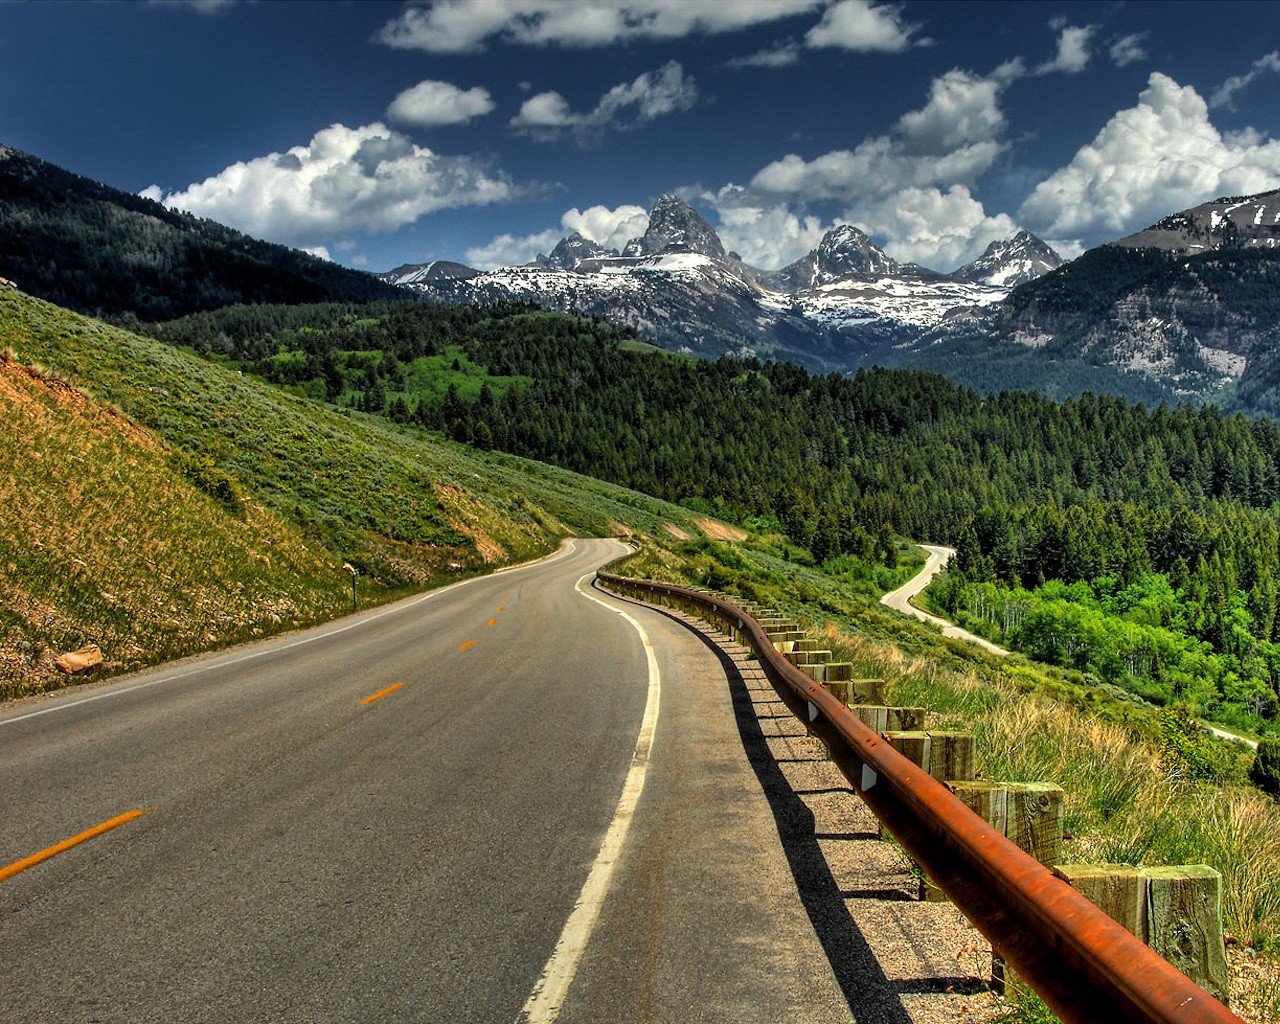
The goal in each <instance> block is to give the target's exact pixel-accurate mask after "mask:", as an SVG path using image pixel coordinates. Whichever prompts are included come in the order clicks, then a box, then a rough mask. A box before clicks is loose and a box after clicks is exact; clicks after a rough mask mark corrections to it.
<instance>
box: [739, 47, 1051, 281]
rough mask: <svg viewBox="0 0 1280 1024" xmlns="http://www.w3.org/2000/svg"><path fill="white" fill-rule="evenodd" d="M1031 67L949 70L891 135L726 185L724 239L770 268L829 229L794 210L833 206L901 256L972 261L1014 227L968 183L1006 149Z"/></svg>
mask: <svg viewBox="0 0 1280 1024" xmlns="http://www.w3.org/2000/svg"><path fill="white" fill-rule="evenodd" d="M1025 71H1026V68H1025V65H1024V64H1023V63H1022V62H1021V61H1019V60H1014V61H1010V62H1008V63H1006V64H1004V65H1001V67H1000V68H997V69H996V71H995V72H993V73H992V74H990V75H987V76H980V75H976V74H974V73H972V72H969V71H963V70H960V69H954V70H951V71H948V72H946V73H945V74H943V75H940V76H939V77H937V78H936V79H934V81H933V83H932V85H931V87H930V90H929V98H928V100H927V101H926V102H925V104H924V105H923V106H921V107H920V108H919V109H917V110H912V111H909V112H908V113H906V114H904V115H902V117H900V118H899V119H898V121H897V123H896V124H895V125H894V126H893V127H892V128H891V129H890V130H889V131H888V132H886V133H885V134H883V135H876V136H871V137H868V138H866V139H864V140H863V141H862V142H860V143H859V144H858V145H857V146H855V147H854V148H853V149H844V150H834V151H832V152H829V153H824V154H822V155H820V156H817V157H815V158H813V159H811V160H806V159H804V158H802V157H800V156H798V155H796V154H794V153H793V154H790V155H788V156H785V157H783V158H782V159H781V160H775V161H774V162H773V163H771V164H768V165H767V166H765V167H763V168H761V169H760V170H759V171H758V172H757V173H756V175H755V176H754V177H753V178H752V179H751V182H750V184H749V185H748V186H747V187H745V188H743V187H740V186H735V185H730V186H726V187H725V188H723V189H721V190H720V191H719V192H718V193H716V195H715V197H714V200H713V203H714V205H715V206H716V209H717V211H718V212H719V214H720V217H721V222H722V225H723V226H724V232H725V235H726V244H732V245H733V246H734V247H737V248H739V251H741V252H742V253H743V255H744V256H746V257H747V258H748V259H749V260H752V261H754V262H757V263H760V264H762V265H765V266H777V265H780V264H783V263H785V262H788V260H789V259H794V258H795V256H797V255H800V254H802V253H803V252H804V251H807V249H808V248H811V247H812V242H813V241H814V240H816V239H815V236H820V235H821V232H822V229H823V225H822V224H821V223H820V222H819V221H818V220H817V219H816V218H813V217H811V216H802V215H801V214H800V213H797V212H796V209H797V208H799V209H800V210H802V211H803V209H804V208H805V207H806V206H808V205H810V204H821V203H834V204H837V205H838V208H839V209H840V211H841V214H840V216H839V217H838V218H836V219H837V221H844V222H847V223H851V224H856V225H858V226H859V227H860V228H862V229H863V230H864V231H866V232H867V233H868V234H870V235H872V236H874V237H876V238H877V239H879V240H880V241H881V242H882V243H883V244H884V247H885V249H886V251H888V252H889V253H890V254H891V255H893V256H894V257H896V258H898V259H902V260H914V261H918V262H923V263H925V264H926V265H928V266H931V267H934V268H935V269H939V270H943V269H950V267H953V266H956V265H958V264H960V263H962V262H965V261H966V260H969V259H972V258H973V257H975V256H977V255H978V254H979V253H980V252H981V251H982V249H983V248H984V247H985V246H986V245H987V243H989V242H991V241H992V240H994V239H996V238H1005V237H1008V236H1009V235H1011V234H1012V233H1013V232H1014V231H1015V230H1016V225H1015V224H1014V222H1013V220H1012V219H1010V218H1009V217H1008V216H1007V215H1005V214H997V215H995V216H989V215H988V214H987V213H986V211H985V209H984V208H983V205H982V203H981V202H980V201H979V200H978V199H977V198H975V197H974V195H973V193H972V191H971V188H970V186H971V185H972V184H973V183H974V182H975V181H977V180H978V179H979V178H980V177H981V176H982V175H983V174H985V173H986V172H987V171H989V170H990V169H991V168H992V166H993V165H994V164H995V162H996V160H997V159H999V157H1000V155H1001V154H1002V153H1003V152H1004V151H1005V149H1006V148H1007V143H1006V142H1005V138H1004V136H1005V130H1006V127H1007V125H1006V120H1005V115H1004V111H1003V110H1002V109H1001V105H1000V98H1001V93H1002V92H1003V90H1004V89H1005V87H1006V86H1007V85H1008V84H1009V83H1010V82H1012V81H1013V80H1015V79H1016V78H1018V77H1020V76H1021V75H1023V74H1025ZM828 226H829V225H828ZM771 236H772V237H773V239H774V241H773V246H772V249H773V251H771V245H770V237H771Z"/></svg>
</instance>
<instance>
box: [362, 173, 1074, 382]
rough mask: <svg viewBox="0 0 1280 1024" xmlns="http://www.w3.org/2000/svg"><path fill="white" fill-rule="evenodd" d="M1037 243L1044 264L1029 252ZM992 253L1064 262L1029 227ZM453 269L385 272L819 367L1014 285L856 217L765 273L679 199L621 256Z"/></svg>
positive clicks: (708, 351)
mask: <svg viewBox="0 0 1280 1024" xmlns="http://www.w3.org/2000/svg"><path fill="white" fill-rule="evenodd" d="M1020 237H1021V236H1020ZM1033 243H1034V244H1033ZM1036 247H1040V248H1042V249H1043V250H1045V251H1046V253H1047V256H1046V255H1043V254H1040V253H1039V252H1038V250H1036ZM1033 250H1036V252H1035V255H1036V259H1032V258H1031V256H1030V255H1028V254H1029V253H1032V252H1033ZM987 256H990V257H991V258H990V259H989V260H988V261H987V264H985V265H984V268H982V269H983V270H985V272H986V273H988V274H992V275H996V276H997V277H998V276H999V275H1000V274H1002V273H1003V274H1004V275H1005V276H1006V277H1008V278H1009V279H1012V278H1014V277H1018V278H1019V280H1020V279H1021V277H1020V275H1022V274H1026V273H1034V268H1036V267H1039V266H1044V267H1045V268H1046V269H1048V268H1049V263H1050V262H1052V261H1053V260H1056V259H1057V257H1056V255H1055V254H1053V251H1052V250H1051V249H1048V247H1047V246H1044V244H1043V243H1041V242H1039V240H1038V239H1035V238H1033V237H1032V236H1030V235H1028V236H1026V240H1023V241H1020V240H1019V239H1011V240H1010V241H1009V243H1008V251H1007V252H1005V251H1004V250H1000V251H994V249H993V250H988V253H987V254H985V255H984V259H985V258H986V257H987ZM1048 257H1052V260H1050V259H1049V258H1048ZM1055 265H1056V264H1055ZM423 266H425V267H433V266H445V265H443V264H424V265H423ZM447 266H448V267H449V268H450V269H448V270H441V271H438V272H427V273H426V274H425V275H424V274H423V273H422V267H417V266H414V267H405V268H399V269H398V270H396V271H392V272H390V273H388V274H385V275H382V276H383V278H384V279H385V280H388V281H391V282H392V283H394V284H401V285H406V286H408V287H411V288H413V289H415V290H416V291H419V292H422V293H423V294H426V295H429V296H431V297H433V298H436V299H440V300H444V301H451V302H481V303H484V302H501V301H511V300H514V301H525V302H533V303H536V304H538V305H540V306H543V307H544V308H547V309H555V310H562V311H565V312H575V313H583V314H587V315H592V316H599V317H601V318H603V319H606V320H610V321H612V322H614V323H618V324H622V325H626V326H630V327H632V328H634V329H635V330H636V331H637V332H638V333H639V334H640V335H641V336H642V337H644V338H647V339H648V340H650V341H654V342H657V343H658V344H661V345H664V346H666V347H668V348H675V349H678V350H682V351H687V352H695V353H698V354H700V355H712V356H714V355H719V354H722V353H726V352H730V353H736V354H755V355H759V356H761V357H777V358H786V359H792V360H795V361H797V362H801V363H804V364H806V365H809V366H812V367H816V368H820V369H851V368H853V367H855V366H858V365H860V364H861V363H862V362H864V361H865V360H867V359H869V358H871V357H873V356H877V355H878V354H880V353H882V352H884V351H885V349H886V347H890V348H891V347H893V346H897V345H902V344H910V343H911V342H912V341H913V340H914V339H915V338H917V337H919V336H920V335H921V334H923V333H924V332H925V331H926V330H928V329H930V328H932V327H936V326H937V325H938V324H940V323H942V322H943V321H944V320H946V319H947V318H948V317H950V316H952V315H953V314H954V313H956V312H957V311H959V310H966V309H974V308H980V307H986V306H990V305H992V304H993V303H997V302H999V301H1000V300H1001V299H1002V298H1004V296H1005V295H1006V294H1007V293H1008V290H1009V287H1010V285H1009V284H1001V283H995V282H994V281H987V280H984V279H982V277H981V273H980V272H979V271H975V272H974V279H972V280H965V279H960V278H959V277H958V276H957V275H945V274H938V273H934V272H933V271H930V270H926V269H925V268H923V267H919V266H916V265H914V264H899V263H898V262H897V261H896V260H894V259H892V258H891V257H890V256H888V255H887V254H886V253H884V252H883V251H882V250H880V249H879V248H878V247H877V246H876V245H875V244H874V243H873V242H872V241H871V239H870V238H868V237H867V236H866V235H865V234H864V233H863V232H862V231H860V230H858V229H857V228H856V227H853V226H852V225H841V226H839V227H836V228H833V229H832V230H830V231H828V232H827V233H826V234H825V235H824V236H823V238H822V240H821V241H820V242H819V243H818V245H817V247H816V248H815V249H814V250H813V251H812V252H810V253H808V254H807V255H806V256H804V257H802V258H801V259H799V260H797V261H795V262H794V263H792V264H791V265H789V266H787V267H784V268H783V269H781V270H778V271H773V272H769V271H763V270H759V269H757V268H755V267H751V266H749V265H747V264H745V263H744V262H742V260H741V259H739V258H738V256H737V255H736V254H735V253H730V252H726V251H725V247H724V243H723V242H722V241H721V240H720V237H719V235H717V234H716V232H715V229H714V228H712V227H711V225H710V224H708V223H707V222H706V220H704V219H703V218H702V217H701V216H700V215H699V214H698V212H697V211H696V210H694V209H693V208H692V207H691V206H689V204H688V203H686V202H685V201H684V200H682V199H680V198H678V197H677V196H672V195H666V196H662V197H661V198H659V199H658V201H657V202H656V203H655V204H654V206H653V209H652V211H651V212H650V214H649V226H648V229H647V230H646V231H645V233H644V234H643V235H641V236H640V237H639V238H633V239H632V240H631V241H629V242H628V243H627V244H626V245H625V246H624V247H623V248H622V251H621V252H620V253H619V252H618V251H616V250H612V249H606V248H605V247H603V246H601V245H599V244H597V243H596V242H593V241H591V240H590V239H587V238H584V237H583V236H582V235H580V234H576V233H575V234H572V235H570V236H569V237H568V238H565V239H563V240H562V241H561V242H560V243H559V244H557V245H556V247H555V248H554V249H553V250H552V251H551V252H550V253H548V254H547V255H545V256H539V257H538V258H537V259H536V260H535V261H534V262H533V263H531V264H529V265H527V266H523V267H499V268H497V269H495V270H490V271H485V272H480V271H477V270H473V269H472V268H469V267H463V266H461V265H460V264H449V265H447ZM970 266H971V267H973V266H974V265H972V264H971V265H970ZM1010 268H1012V269H1010ZM966 269H968V268H966ZM1015 283H1016V282H1015Z"/></svg>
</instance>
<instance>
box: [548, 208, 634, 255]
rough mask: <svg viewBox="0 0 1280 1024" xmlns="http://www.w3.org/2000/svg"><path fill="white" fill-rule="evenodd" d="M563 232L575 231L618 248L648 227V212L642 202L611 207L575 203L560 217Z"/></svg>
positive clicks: (612, 247) (602, 243)
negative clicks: (634, 204)
mask: <svg viewBox="0 0 1280 1024" xmlns="http://www.w3.org/2000/svg"><path fill="white" fill-rule="evenodd" d="M560 226H561V227H562V228H564V230H565V231H566V232H573V231H576V232H578V234H580V235H582V236H583V237H584V238H589V239H591V241H593V242H598V243H599V244H600V245H603V246H604V247H605V248H606V249H621V248H622V247H623V246H624V245H626V244H627V243H628V242H629V241H631V239H633V238H639V237H640V236H641V235H643V234H644V233H645V231H646V230H648V228H649V212H648V211H647V210H646V209H645V208H644V207H643V206H631V205H627V204H624V205H622V206H619V207H616V208H614V209H612V210H611V209H609V207H607V206H589V207H587V208H586V209H585V210H579V209H578V208H577V207H576V206H575V207H574V208H573V209H571V210H566V211H565V213H564V216H562V217H561V218H560Z"/></svg>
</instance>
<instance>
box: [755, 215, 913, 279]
mask: <svg viewBox="0 0 1280 1024" xmlns="http://www.w3.org/2000/svg"><path fill="white" fill-rule="evenodd" d="M898 271H899V266H898V264H897V262H895V261H894V260H893V259H891V258H890V257H889V256H887V255H885V253H883V252H882V251H881V250H880V249H878V248H877V247H876V246H875V244H874V243H873V242H872V241H871V239H870V238H868V237H867V236H866V235H865V234H863V233H862V232H861V231H859V230H858V229H857V228H855V227H854V226H853V225H852V224H841V225H839V226H838V227H834V228H832V229H831V230H830V231H828V232H827V233H826V234H825V235H823V236H822V241H820V242H819V243H818V247H817V248H816V249H814V250H813V251H811V252H810V253H808V254H807V255H805V256H802V257H801V258H800V259H798V260H796V261H795V262H794V263H792V264H790V265H788V266H785V267H783V268H782V269H781V270H779V271H778V272H777V273H774V274H770V275H768V277H767V278H766V280H767V281H768V283H769V284H770V285H771V286H772V287H774V288H776V289H777V290H778V291H780V292H798V291H801V290H803V289H805V288H813V287H816V286H818V285H824V284H830V283H831V282H833V281H840V280H843V279H845V278H847V277H886V276H892V275H894V274H897V273H898Z"/></svg>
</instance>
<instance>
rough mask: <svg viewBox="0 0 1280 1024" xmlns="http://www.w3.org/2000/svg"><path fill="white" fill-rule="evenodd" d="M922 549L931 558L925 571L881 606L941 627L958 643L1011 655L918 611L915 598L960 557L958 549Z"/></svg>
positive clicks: (926, 546)
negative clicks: (966, 643) (967, 643)
mask: <svg viewBox="0 0 1280 1024" xmlns="http://www.w3.org/2000/svg"><path fill="white" fill-rule="evenodd" d="M920 548H921V549H922V550H923V551H924V552H925V554H926V555H928V556H929V557H928V558H927V559H925V563H924V568H923V569H921V570H920V571H919V572H918V573H917V574H916V575H915V576H912V577H911V579H909V580H907V582H906V583H904V584H903V585H902V586H900V587H899V588H898V589H897V590H893V591H890V592H889V593H887V594H885V595H884V597H882V598H880V603H881V604H883V605H887V606H888V607H890V608H893V609H895V610H896V611H900V612H902V614H903V615H910V616H911V617H912V618H916V619H919V620H920V621H921V622H928V623H930V624H932V625H934V626H937V627H938V628H939V629H940V630H942V635H943V636H949V637H953V638H955V639H956V640H968V641H969V642H970V643H973V644H977V645H978V646H979V647H983V648H985V649H986V650H988V651H990V652H991V653H992V654H996V655H999V656H1000V657H1006V656H1008V654H1009V652H1008V651H1006V650H1005V649H1004V648H1003V647H997V646H996V645H995V644H993V643H992V642H991V641H990V640H987V639H985V638H984V637H980V636H978V635H977V634H976V633H970V632H969V631H968V630H967V629H961V628H960V627H959V626H957V625H956V624H955V623H953V622H949V621H948V620H946V619H944V618H942V617H941V616H939V615H934V614H932V613H931V612H927V611H925V610H924V609H923V608H917V607H916V606H915V605H914V604H912V603H911V599H912V598H913V597H915V596H916V595H917V594H919V593H920V592H921V591H922V590H924V589H925V587H927V586H928V585H929V584H930V583H932V582H933V578H934V577H935V576H937V575H938V573H940V572H942V570H943V569H945V568H946V567H947V563H948V562H950V561H951V559H953V558H955V556H956V549H955V548H947V547H942V546H941V545H937V544H921V545H920Z"/></svg>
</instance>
